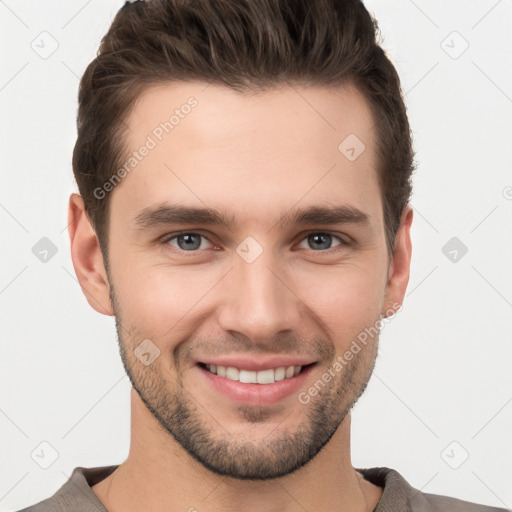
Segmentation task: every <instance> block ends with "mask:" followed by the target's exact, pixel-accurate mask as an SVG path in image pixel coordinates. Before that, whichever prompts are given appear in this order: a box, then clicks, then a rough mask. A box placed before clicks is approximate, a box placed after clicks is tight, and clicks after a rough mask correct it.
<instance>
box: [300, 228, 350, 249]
mask: <svg viewBox="0 0 512 512" xmlns="http://www.w3.org/2000/svg"><path fill="white" fill-rule="evenodd" d="M333 239H337V240H338V241H339V243H338V245H336V246H334V247H338V246H340V245H344V244H345V242H344V241H343V240H342V239H341V238H340V237H338V236H335V235H332V234H331V233H323V232H320V231H316V232H314V233H309V234H308V235H307V236H306V238H305V239H304V240H306V241H307V242H310V244H309V247H307V248H314V249H320V250H322V251H324V250H328V249H332V248H333V247H330V246H331V245H332V241H333ZM315 244H316V247H315ZM327 246H329V247H327Z"/></svg>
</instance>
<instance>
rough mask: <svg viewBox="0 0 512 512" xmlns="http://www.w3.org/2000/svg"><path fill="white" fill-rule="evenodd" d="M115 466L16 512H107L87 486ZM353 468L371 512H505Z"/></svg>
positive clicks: (387, 472)
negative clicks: (366, 487) (369, 492)
mask: <svg viewBox="0 0 512 512" xmlns="http://www.w3.org/2000/svg"><path fill="white" fill-rule="evenodd" d="M117 467H118V466H103V467H96V468H84V467H76V468H75V469H74V470H73V473H72V474H71V476H70V477H69V479H68V481H67V482H66V483H64V484H63V485H62V487H60V489H58V490H57V491H56V492H55V494H54V495H53V496H52V497H50V498H48V499H46V500H43V501H40V502H39V503H36V504H35V505H32V506H30V507H27V508H24V509H23V510H20V511H18V512H107V510H106V508H105V507H104V506H103V504H102V503H101V501H100V500H99V499H98V498H97V496H96V495H95V494H94V492H93V491H92V489H91V486H93V485H95V484H97V483H98V482H101V480H103V479H104V478H106V477H107V476H109V475H110V474H111V473H113V472H114V470H115V469H117ZM355 469H356V470H357V471H359V472H360V473H361V474H362V475H363V476H364V478H365V479H366V480H369V481H370V482H372V483H373V484H375V485H378V486H380V487H383V488H384V492H383V493H382V497H381V499H380V501H379V503H378V505H377V507H376V508H375V510H374V511H373V512H409V511H414V512H435V511H443V512H507V509H504V508H495V507H487V506H485V505H479V504H477V503H471V502H469V501H463V500H458V499H456V498H451V497H449V496H440V495H438V494H428V493H423V492H421V491H418V490H417V489H415V488H414V487H412V486H411V485H410V484H409V483H408V482H407V481H406V480H405V479H404V477H403V476H402V475H401V474H400V473H399V472H398V471H395V470H394V469H390V468H367V469H361V468H355ZM508 512H510V510H509V511H508Z"/></svg>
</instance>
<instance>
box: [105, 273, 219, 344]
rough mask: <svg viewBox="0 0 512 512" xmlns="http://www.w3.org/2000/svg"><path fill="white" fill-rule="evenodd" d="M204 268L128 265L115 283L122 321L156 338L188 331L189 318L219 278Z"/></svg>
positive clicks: (192, 316) (198, 310) (206, 298)
mask: <svg viewBox="0 0 512 512" xmlns="http://www.w3.org/2000/svg"><path fill="white" fill-rule="evenodd" d="M205 269H206V267H204V268H203V270H199V269H190V268H189V269H184V268H183V267H181V268H170V267H169V266H153V267H151V268H142V267H140V266H139V267H138V268H137V269H136V267H135V266H133V267H130V266H129V265H127V266H126V267H124V269H123V270H121V271H118V272H117V279H116V281H115V282H114V285H115V290H116V296H117V300H118V302H119V306H120V314H122V317H123V322H124V323H125V324H126V325H129V326H131V327H133V328H134V329H136V331H138V332H140V333H141V334H142V335H144V336H146V337H148V338H150V339H151V337H153V338H154V339H155V340H156V339H162V338H176V337H179V336H180V333H181V332H183V333H185V331H187V332H188V334H190V332H189V331H190V319H193V318H194V316H195V315H196V314H197V312H200V311H201V303H202V302H203V301H204V303H206V302H207V301H208V292H209V290H210V291H212V289H213V288H214V287H215V285H216V284H217V283H218V281H219V279H220V278H221V277H222V274H220V275H219V276H217V274H216V273H215V272H212V271H210V272H208V271H205ZM187 327H188V329H187Z"/></svg>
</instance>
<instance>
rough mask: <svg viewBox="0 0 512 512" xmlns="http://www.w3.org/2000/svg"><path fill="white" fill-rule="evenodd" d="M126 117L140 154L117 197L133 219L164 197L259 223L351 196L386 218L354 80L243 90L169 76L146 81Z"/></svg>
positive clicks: (365, 111)
mask: <svg viewBox="0 0 512 512" xmlns="http://www.w3.org/2000/svg"><path fill="white" fill-rule="evenodd" d="M126 124H127V126H128V131H127V135H126V140H125V145H126V148H127V150H128V155H131V154H132V153H134V152H135V153H138V156H137V157H132V160H133V159H134V158H135V159H136V162H135V161H132V163H133V164H134V165H130V166H125V168H126V170H127V171H128V172H125V173H124V177H123V179H122V181H121V183H120V184H119V185H117V186H116V187H115V189H114V190H113V192H112V194H113V197H112V201H113V202H114V201H115V202H116V203H117V204H118V205H120V204H122V205H124V210H125V211H124V214H127V215H128V216H129V217H130V218H132V219H133V218H135V215H136V213H137V212H139V211H140V210H141V209H143V208H147V207H149V206H151V205H153V204H162V203H164V202H166V201H170V202H173V203H176V202H181V203H186V204H188V205H201V206H204V205H205V204H208V206H212V207H215V208H217V209H222V210H225V211H229V213H230V214H232V215H235V216H239V215H240V216H245V217H246V218H247V220H248V221H249V220H251V219H252V220H253V221H254V222H256V221H257V220H260V221H263V219H264V216H265V215H269V216H270V215H271V214H273V215H274V217H275V216H277V214H278V213H282V210H283V209H286V208H291V207H293V206H294V205H296V204H297V203H299V202H300V203H301V205H302V206H306V205H308V204H310V205H318V204H322V203H326V202H327V203H330V204H335V203H340V204H350V205H352V206H354V207H357V208H359V209H361V210H363V211H366V212H368V213H369V215H370V216H372V217H376V220H377V221H378V219H379V217H380V214H381V201H380V191H379V188H378V181H377V161H376V155H375V134H374V127H373V126H374V121H373V116H372V113H371V110H370V108H369V105H368V103H367V102H366V100H365V98H364V96H363V95H362V94H361V93H360V92H359V91H358V90H357V89H356V88H355V87H354V86H351V85H348V86H344V87H338V88H324V87H313V86H308V87H306V86H288V85H287V86H282V87H280V88H274V89H270V90H266V91H263V92H257V93H255V92H243V93H241V92H237V91H234V90H232V89H230V88H227V87H224V86H220V85H213V84H206V83H202V82H185V83H183V82H181V83H170V84H165V85H159V86H153V87H149V88H148V89H146V90H145V91H144V92H143V93H142V94H141V95H140V96H139V98H138V100H137V102H136V103H135V105H134V108H133V109H132V111H131V112H130V115H129V116H128V118H127V120H126ZM144 147H145V148H146V149H144ZM141 153H144V155H143V156H141ZM125 163H126V162H125ZM130 212H132V213H133V215H132V214H130Z"/></svg>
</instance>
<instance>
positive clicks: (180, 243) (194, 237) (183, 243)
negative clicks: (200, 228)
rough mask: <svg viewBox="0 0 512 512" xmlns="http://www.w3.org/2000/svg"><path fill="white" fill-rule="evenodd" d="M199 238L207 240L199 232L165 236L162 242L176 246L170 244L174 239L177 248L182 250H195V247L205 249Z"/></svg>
mask: <svg viewBox="0 0 512 512" xmlns="http://www.w3.org/2000/svg"><path fill="white" fill-rule="evenodd" d="M201 239H203V240H208V239H207V238H206V237H205V236H203V235H201V234H200V233H192V232H189V233H179V234H177V235H173V236H171V237H167V238H165V239H164V240H162V243H164V244H169V245H172V246H173V247H176V245H173V244H171V242H174V241H176V244H177V247H176V248H177V249H180V250H182V251H188V252H191V251H192V252H195V251H196V249H206V247H204V245H203V244H202V242H201ZM209 243H211V242H209Z"/></svg>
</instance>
